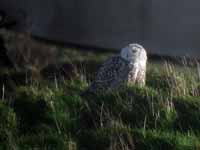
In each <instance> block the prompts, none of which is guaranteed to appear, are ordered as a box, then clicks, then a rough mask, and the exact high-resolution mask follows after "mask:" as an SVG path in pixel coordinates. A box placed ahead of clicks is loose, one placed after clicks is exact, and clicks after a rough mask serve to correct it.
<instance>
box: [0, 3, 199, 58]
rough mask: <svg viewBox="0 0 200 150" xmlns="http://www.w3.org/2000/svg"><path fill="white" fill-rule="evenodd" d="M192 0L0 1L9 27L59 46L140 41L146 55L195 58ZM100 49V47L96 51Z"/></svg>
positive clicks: (111, 45) (195, 17)
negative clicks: (53, 42)
mask: <svg viewBox="0 0 200 150" xmlns="http://www.w3.org/2000/svg"><path fill="white" fill-rule="evenodd" d="M198 6H199V5H198V2H197V1H196V0H190V1H188V0H181V1H180V0H168V1H159V0H126V1H125V2H124V1H123V2H122V1H121V0H109V1H108V0H101V1H94V0H84V1H81V0H73V1H72V0H71V1H70V0H68V1H66V0H56V1H55V0H48V1H47V0H43V1H40V0H34V1H33V0H20V1H18V0H1V1H0V12H1V14H4V15H5V16H7V20H9V21H11V22H12V21H14V22H16V25H15V27H12V28H13V29H15V30H28V31H30V32H31V34H32V35H33V36H36V37H40V38H43V39H47V40H50V41H57V42H60V43H64V44H66V45H67V44H75V45H81V46H90V47H94V48H105V49H113V50H116V49H120V48H122V47H124V46H125V45H127V44H128V43H135V42H137V43H140V44H142V45H144V47H145V48H146V49H147V51H148V53H151V54H159V55H169V56H172V55H173V56H174V55H175V56H179V55H182V56H183V55H189V56H192V57H198V56H200V51H199V48H200V42H199V39H200V29H199V25H200V20H199V14H200V9H199V7H198ZM97 50H101V49H97Z"/></svg>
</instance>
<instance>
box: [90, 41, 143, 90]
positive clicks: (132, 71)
mask: <svg viewBox="0 0 200 150" xmlns="http://www.w3.org/2000/svg"><path fill="white" fill-rule="evenodd" d="M146 61H147V56H146V51H145V50H144V48H143V47H142V46H140V45H138V44H130V45H129V46H127V47H125V48H124V49H122V50H121V54H120V55H117V56H113V57H111V58H110V59H108V60H107V61H105V63H103V64H102V65H101V67H100V68H99V70H98V72H97V74H96V76H95V79H94V81H93V82H92V83H91V85H90V86H89V88H88V91H89V92H92V93H95V94H99V93H106V92H109V91H113V90H116V89H118V88H120V87H121V86H122V85H124V84H128V85H134V84H138V85H140V86H144V85H145V78H146Z"/></svg>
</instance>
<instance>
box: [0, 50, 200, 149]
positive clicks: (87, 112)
mask: <svg viewBox="0 0 200 150" xmlns="http://www.w3.org/2000/svg"><path fill="white" fill-rule="evenodd" d="M61 56H62V57H61V58H59V60H60V63H61V64H64V63H68V64H71V65H72V69H73V72H74V74H73V75H72V76H71V77H70V78H68V77H67V78H65V76H64V75H63V74H60V75H59V76H55V77H53V78H50V79H49V78H48V74H41V76H42V77H41V78H40V79H39V80H38V81H37V80H36V81H32V80H30V78H31V77H30V76H27V74H25V73H17V72H14V71H8V70H6V71H3V70H1V73H0V77H1V79H2V80H1V81H2V84H1V85H2V86H1V87H0V88H1V89H2V90H1V92H0V93H1V95H4V96H2V97H1V99H2V100H1V102H0V150H1V149H2V150H5V149H8V150H29V149H30V150H33V149H38V150H79V149H80V150H98V149H99V150H107V149H111V150H129V149H131V150H132V149H136V150H160V149H164V150H198V149H200V142H199V141H200V91H199V90H200V89H199V77H198V74H197V71H196V70H197V69H196V67H195V66H186V65H182V66H181V65H176V64H172V63H166V62H163V61H161V62H154V61H152V60H151V59H150V60H149V63H148V71H147V85H146V87H143V88H141V87H137V86H135V87H134V86H133V87H126V86H124V87H122V88H121V89H119V90H118V91H115V92H113V93H108V94H106V95H103V94H102V95H85V96H81V95H82V93H83V92H84V91H85V90H86V89H87V87H88V84H89V83H90V82H91V80H92V79H93V76H94V73H95V70H96V69H97V68H98V66H99V65H100V64H101V63H102V62H103V61H104V60H105V59H106V58H107V57H109V56H110V54H108V55H107V54H106V53H105V54H100V53H99V54H95V53H92V52H85V53H84V52H79V51H76V50H73V51H69V50H67V49H63V50H62V54H61ZM69 56H73V57H69ZM58 66H59V65H58ZM64 69H65V68H64ZM49 71H50V72H51V71H52V70H49ZM57 71H58V70H57ZM67 71H68V70H67ZM52 74H54V72H53V73H52ZM18 77H19V80H17V79H16V78H18ZM25 77H26V78H28V79H25ZM3 79H6V80H3ZM25 80H26V81H25ZM3 85H4V91H3Z"/></svg>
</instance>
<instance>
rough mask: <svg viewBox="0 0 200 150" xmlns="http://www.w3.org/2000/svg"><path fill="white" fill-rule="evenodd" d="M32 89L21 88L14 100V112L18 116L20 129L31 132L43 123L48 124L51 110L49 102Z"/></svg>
mask: <svg viewBox="0 0 200 150" xmlns="http://www.w3.org/2000/svg"><path fill="white" fill-rule="evenodd" d="M37 94H38V92H37V91H35V89H32V88H24V87H21V88H19V89H18V91H17V96H16V99H15V100H14V111H15V112H16V114H17V122H18V128H19V129H20V130H21V131H23V132H31V131H33V130H34V128H35V127H37V126H38V125H40V124H41V123H44V122H48V121H49V116H48V113H49V112H50V108H49V106H48V104H47V102H46V101H45V100H44V99H43V97H42V96H41V95H37Z"/></svg>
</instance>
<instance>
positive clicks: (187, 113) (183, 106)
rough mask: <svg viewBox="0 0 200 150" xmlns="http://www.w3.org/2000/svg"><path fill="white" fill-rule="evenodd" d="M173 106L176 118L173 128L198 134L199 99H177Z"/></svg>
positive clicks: (199, 125) (199, 121) (199, 120)
mask: <svg viewBox="0 0 200 150" xmlns="http://www.w3.org/2000/svg"><path fill="white" fill-rule="evenodd" d="M174 106H175V109H176V112H177V116H178V117H177V119H176V122H175V127H176V128H178V129H180V130H183V131H188V130H192V131H195V132H199V133H200V128H199V127H200V113H199V112H200V97H191V96H189V97H177V98H175V99H174Z"/></svg>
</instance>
